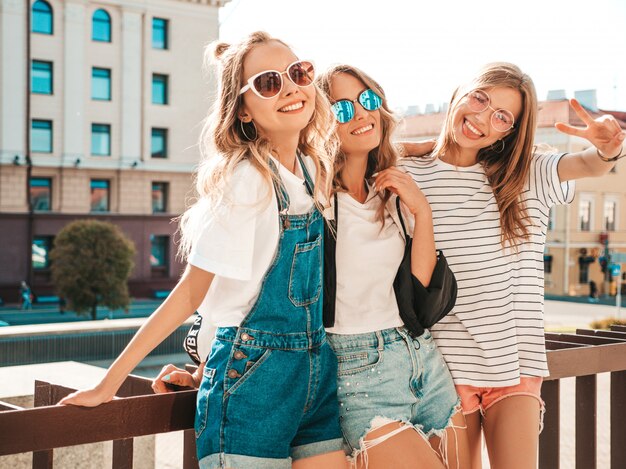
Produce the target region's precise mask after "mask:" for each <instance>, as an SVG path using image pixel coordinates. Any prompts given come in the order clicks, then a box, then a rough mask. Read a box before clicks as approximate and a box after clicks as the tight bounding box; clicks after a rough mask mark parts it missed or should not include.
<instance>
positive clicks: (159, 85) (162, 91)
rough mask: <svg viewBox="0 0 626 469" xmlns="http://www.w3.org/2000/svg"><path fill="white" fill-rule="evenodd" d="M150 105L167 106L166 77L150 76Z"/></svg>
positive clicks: (155, 74)
mask: <svg viewBox="0 0 626 469" xmlns="http://www.w3.org/2000/svg"><path fill="white" fill-rule="evenodd" d="M152 104H167V75H159V74H157V73H154V74H153V75H152Z"/></svg>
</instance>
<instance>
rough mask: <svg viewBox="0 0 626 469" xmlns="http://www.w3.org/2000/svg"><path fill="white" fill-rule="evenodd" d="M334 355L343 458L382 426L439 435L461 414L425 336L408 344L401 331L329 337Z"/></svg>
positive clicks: (444, 371)
mask: <svg viewBox="0 0 626 469" xmlns="http://www.w3.org/2000/svg"><path fill="white" fill-rule="evenodd" d="M328 341H329V343H330V345H331V347H332V348H333V350H334V351H335V353H336V355H337V360H338V362H339V365H338V366H339V368H338V382H337V385H338V388H337V392H338V394H337V395H338V398H339V413H340V417H341V430H342V432H343V436H344V440H345V443H346V447H345V448H344V449H345V451H346V453H348V454H353V453H355V452H356V451H358V450H359V448H360V447H361V443H360V440H361V438H362V437H364V436H365V435H366V434H367V433H369V432H370V431H372V430H374V429H375V428H378V427H381V426H383V425H385V424H386V423H391V422H393V421H399V422H403V423H407V424H410V425H412V426H413V427H414V428H415V429H416V430H418V431H419V432H420V433H421V434H422V435H423V436H425V437H427V438H429V437H431V436H433V435H441V434H442V433H443V432H444V430H445V429H446V428H448V427H449V426H450V425H451V424H452V422H451V418H452V416H453V415H454V414H456V413H457V412H459V411H460V401H459V397H458V395H457V393H456V390H455V388H454V383H453V381H452V376H451V375H450V371H449V370H448V367H447V365H446V363H445V361H444V359H443V357H442V355H441V353H440V352H439V349H438V348H437V346H436V345H435V343H434V341H433V338H432V336H431V334H430V332H429V331H428V330H426V331H425V332H424V334H422V335H421V336H420V337H418V338H415V339H414V338H412V337H411V336H410V335H409V333H408V331H407V330H406V329H405V328H393V329H385V330H382V331H376V332H370V333H365V334H350V335H344V334H328Z"/></svg>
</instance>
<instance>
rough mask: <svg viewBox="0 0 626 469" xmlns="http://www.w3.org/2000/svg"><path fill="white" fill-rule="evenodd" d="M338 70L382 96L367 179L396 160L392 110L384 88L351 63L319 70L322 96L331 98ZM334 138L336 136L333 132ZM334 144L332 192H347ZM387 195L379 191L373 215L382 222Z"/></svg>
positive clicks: (341, 160)
mask: <svg viewBox="0 0 626 469" xmlns="http://www.w3.org/2000/svg"><path fill="white" fill-rule="evenodd" d="M342 73H346V74H348V75H351V76H353V77H354V78H356V79H357V80H359V81H360V82H361V83H363V84H364V85H365V86H366V87H367V88H369V89H371V90H372V91H374V92H375V93H376V94H377V95H378V96H380V97H381V98H382V100H383V104H382V106H381V107H380V108H379V109H378V110H379V111H380V124H381V139H380V145H378V146H377V147H376V148H374V149H373V150H371V151H370V152H369V154H368V158H367V169H366V171H365V179H370V178H371V177H372V174H374V173H377V172H379V171H382V170H383V169H387V168H390V167H392V166H395V165H396V162H397V161H398V157H399V154H398V150H397V148H396V146H395V145H394V144H393V143H391V136H392V135H393V132H394V130H395V128H396V125H397V120H396V118H395V117H394V115H393V113H392V112H391V110H390V109H389V105H388V104H387V98H386V96H385V92H384V90H383V89H382V87H381V86H380V85H379V84H378V83H377V82H376V81H375V80H374V79H373V78H372V77H370V76H369V75H368V74H367V73H365V72H363V71H362V70H360V69H358V68H356V67H353V66H351V65H335V66H333V67H331V68H329V69H328V70H326V71H324V72H323V73H321V74H320V75H319V76H318V77H317V79H316V82H317V83H318V85H319V87H320V88H321V89H322V91H323V92H324V93H326V96H327V97H328V98H329V99H331V89H332V83H333V79H334V78H335V77H336V76H337V75H340V74H342ZM358 105H359V104H356V106H358ZM334 138H336V139H338V137H337V135H336V133H335V135H334ZM338 143H339V144H337V145H335V147H336V153H335V157H334V163H335V164H334V166H333V173H332V174H333V177H332V193H333V194H334V193H336V192H347V191H348V188H347V187H346V185H345V184H344V183H343V180H342V171H343V169H344V167H345V165H346V155H345V154H344V153H343V151H342V150H341V146H340V142H338ZM390 197H391V192H389V191H385V193H384V194H382V195H381V198H382V199H383V203H382V204H381V205H380V207H379V209H378V211H377V213H376V218H377V219H378V220H379V221H380V222H381V223H382V224H383V226H384V223H385V206H386V203H387V201H388V200H389V198H390Z"/></svg>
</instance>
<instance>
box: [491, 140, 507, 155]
mask: <svg viewBox="0 0 626 469" xmlns="http://www.w3.org/2000/svg"><path fill="white" fill-rule="evenodd" d="M498 142H500V143H501V144H502V146H501V147H500V149H499V150H496V149H495V148H494V147H493V143H492V144H491V146H490V147H489V149H490V150H491V151H492V152H494V153H502V152H503V151H504V146H505V145H504V140H502V139H500V140H498ZM494 143H496V142H494Z"/></svg>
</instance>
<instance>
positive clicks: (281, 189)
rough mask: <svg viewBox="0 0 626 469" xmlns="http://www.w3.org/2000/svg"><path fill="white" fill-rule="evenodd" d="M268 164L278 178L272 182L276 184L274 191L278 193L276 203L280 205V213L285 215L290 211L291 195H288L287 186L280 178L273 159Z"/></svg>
mask: <svg viewBox="0 0 626 469" xmlns="http://www.w3.org/2000/svg"><path fill="white" fill-rule="evenodd" d="M267 163H268V164H269V166H270V168H272V171H273V173H274V176H276V177H275V178H274V179H273V180H272V182H273V184H274V190H275V191H276V203H277V204H278V213H279V214H283V215H284V214H286V213H287V211H288V210H289V194H288V193H287V189H285V185H284V184H283V180H282V179H281V177H280V174H279V172H278V168H277V167H276V164H274V162H273V161H272V159H271V158H270V159H269V160H268V161H267Z"/></svg>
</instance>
